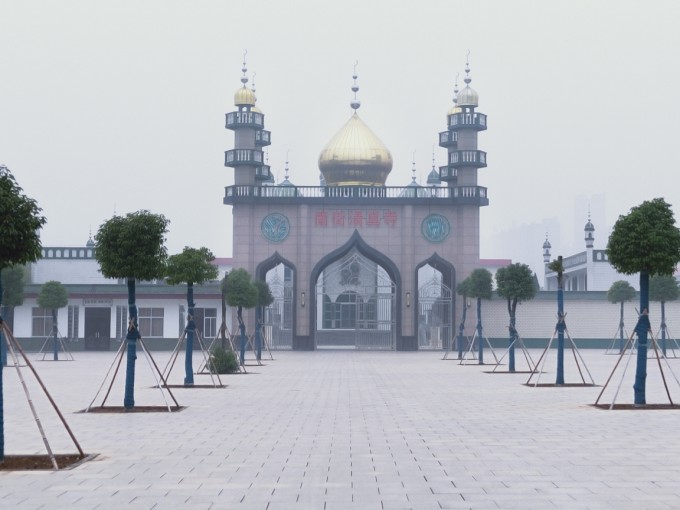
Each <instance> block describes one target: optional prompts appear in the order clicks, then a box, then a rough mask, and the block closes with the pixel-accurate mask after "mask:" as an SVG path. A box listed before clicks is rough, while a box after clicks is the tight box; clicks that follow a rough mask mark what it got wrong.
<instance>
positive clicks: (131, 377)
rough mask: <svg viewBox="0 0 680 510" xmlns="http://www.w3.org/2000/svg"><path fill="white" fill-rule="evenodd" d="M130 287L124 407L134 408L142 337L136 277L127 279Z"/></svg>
mask: <svg viewBox="0 0 680 510" xmlns="http://www.w3.org/2000/svg"><path fill="white" fill-rule="evenodd" d="M127 288H128V312H129V315H130V323H129V324H128V330H127V335H125V340H126V341H127V366H126V372H125V398H124V399H123V407H125V408H126V409H132V408H133V407H135V361H136V360H137V339H138V338H141V337H140V334H139V329H138V324H137V305H136V304H135V279H134V278H128V279H127Z"/></svg>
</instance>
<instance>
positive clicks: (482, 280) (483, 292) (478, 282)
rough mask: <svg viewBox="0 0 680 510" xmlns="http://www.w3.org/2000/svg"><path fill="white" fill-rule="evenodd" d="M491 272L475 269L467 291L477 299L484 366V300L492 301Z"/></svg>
mask: <svg viewBox="0 0 680 510" xmlns="http://www.w3.org/2000/svg"><path fill="white" fill-rule="evenodd" d="M492 278H493V277H492V276H491V272H490V271H489V270H488V269H475V270H474V271H472V273H470V276H468V278H467V280H468V284H467V291H468V295H469V296H470V297H473V298H476V299H477V342H478V346H479V356H478V360H477V361H478V363H479V364H480V365H483V364H484V341H483V338H484V333H483V329H482V299H491V294H492V292H493V285H492Z"/></svg>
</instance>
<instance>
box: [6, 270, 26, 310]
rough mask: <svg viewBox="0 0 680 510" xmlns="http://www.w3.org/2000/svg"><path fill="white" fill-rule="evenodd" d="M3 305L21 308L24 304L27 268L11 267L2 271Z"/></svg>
mask: <svg viewBox="0 0 680 510" xmlns="http://www.w3.org/2000/svg"><path fill="white" fill-rule="evenodd" d="M1 275H2V286H1V287H2V289H3V291H4V294H3V295H2V304H3V305H5V306H10V307H12V306H21V305H22V304H23V303H24V284H25V282H26V266H19V265H14V266H9V267H6V268H4V269H2V271H1Z"/></svg>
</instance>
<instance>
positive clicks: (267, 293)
mask: <svg viewBox="0 0 680 510" xmlns="http://www.w3.org/2000/svg"><path fill="white" fill-rule="evenodd" d="M254 284H255V288H257V305H258V306H269V305H271V304H272V303H273V302H274V296H272V291H271V289H270V288H269V284H268V283H267V282H265V281H264V280H255V282H254Z"/></svg>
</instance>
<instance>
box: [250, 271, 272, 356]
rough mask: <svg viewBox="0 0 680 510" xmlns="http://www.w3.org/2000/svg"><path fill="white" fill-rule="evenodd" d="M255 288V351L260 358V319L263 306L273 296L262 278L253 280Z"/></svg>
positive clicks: (269, 303)
mask: <svg viewBox="0 0 680 510" xmlns="http://www.w3.org/2000/svg"><path fill="white" fill-rule="evenodd" d="M254 283H255V288H256V289H257V308H256V309H255V351H256V353H257V354H256V356H257V360H258V361H260V359H262V321H263V319H264V308H265V307H266V306H269V305H271V304H272V303H273V302H274V296H272V291H271V289H270V288H269V285H268V284H267V282H265V281H264V280H255V282H254Z"/></svg>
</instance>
